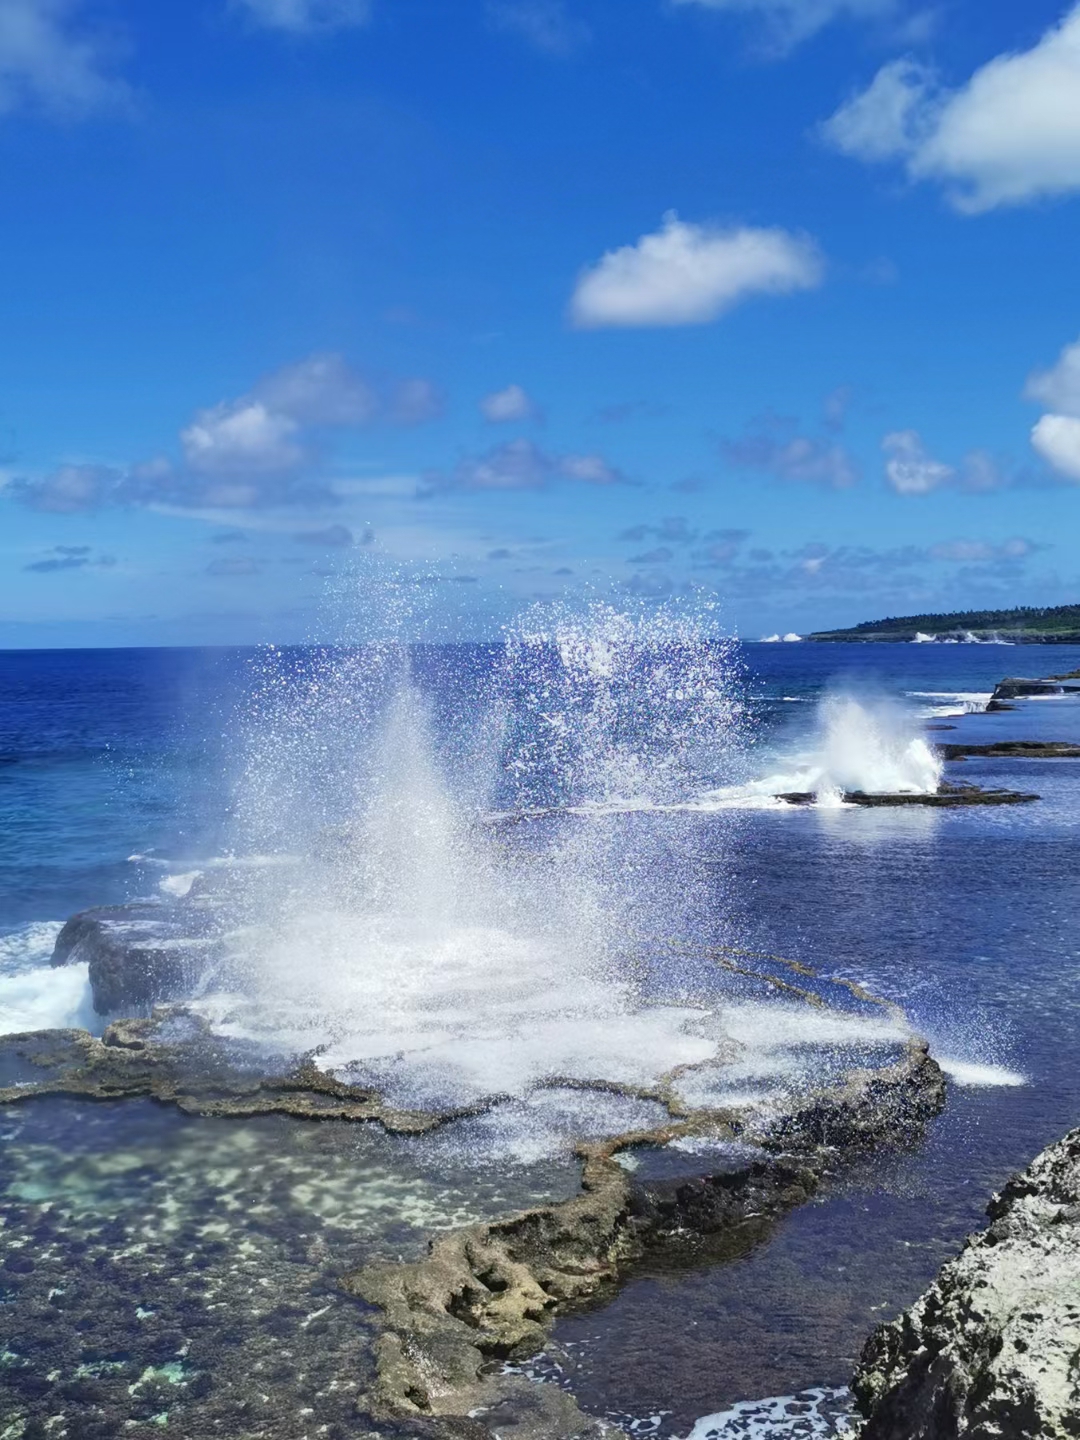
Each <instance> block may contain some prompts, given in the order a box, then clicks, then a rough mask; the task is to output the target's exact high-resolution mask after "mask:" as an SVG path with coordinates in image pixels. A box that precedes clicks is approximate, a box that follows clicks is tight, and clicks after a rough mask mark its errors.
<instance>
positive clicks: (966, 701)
mask: <svg viewBox="0 0 1080 1440" xmlns="http://www.w3.org/2000/svg"><path fill="white" fill-rule="evenodd" d="M907 693H908V695H909V696H910V697H911V698H912V699H914V700H931V701H933V702H934V703H933V704H931V705H925V706H923V707H921V709H920V710H919V716H920V718H921V719H923V720H935V719H938V720H944V719H947V718H950V717H955V716H957V715H978V714H981V713H982V712H983V711H984V710H985V709H986V707H987V705H989V703H990V701H991V699H992V698H993V692H992V691H990V690H909V691H908V692H907Z"/></svg>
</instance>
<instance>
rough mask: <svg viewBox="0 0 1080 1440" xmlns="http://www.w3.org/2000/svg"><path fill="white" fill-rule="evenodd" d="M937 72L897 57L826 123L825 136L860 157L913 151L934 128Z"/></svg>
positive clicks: (899, 155) (873, 158)
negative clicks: (933, 98)
mask: <svg viewBox="0 0 1080 1440" xmlns="http://www.w3.org/2000/svg"><path fill="white" fill-rule="evenodd" d="M935 89H936V82H935V80H934V76H933V72H932V71H930V70H928V69H927V68H926V67H925V66H924V65H920V64H919V63H918V62H917V61H915V60H893V61H891V62H890V63H889V64H888V65H883V66H882V67H881V69H880V70H879V71H878V73H877V74H876V75H875V76H874V78H873V80H872V81H871V82H870V84H869V85H868V86H867V88H866V89H865V90H864V91H862V93H861V94H859V95H856V96H855V97H854V98H853V99H851V100H849V101H848V103H847V104H846V105H842V106H841V107H840V109H839V110H838V111H837V112H836V114H835V115H833V116H832V117H831V118H830V119H829V120H826V121H825V124H824V125H823V126H822V132H823V134H824V136H825V139H826V140H828V141H829V143H830V144H831V145H834V146H835V147H836V149H837V150H842V151H843V152H844V154H845V155H853V156H854V157H855V158H856V159H858V160H869V161H877V160H896V159H901V158H904V157H906V156H910V155H912V154H913V153H914V152H915V151H916V150H917V149H918V147H919V144H920V143H921V139H922V138H923V137H924V136H925V135H926V134H927V133H928V132H929V130H930V129H931V128H932V123H933V122H932V119H931V110H930V106H931V101H930V96H931V95H932V94H933V93H934V91H935Z"/></svg>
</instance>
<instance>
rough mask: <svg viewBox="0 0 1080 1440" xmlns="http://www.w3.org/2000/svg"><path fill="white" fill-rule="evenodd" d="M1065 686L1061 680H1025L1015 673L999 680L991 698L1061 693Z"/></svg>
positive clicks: (1012, 698)
mask: <svg viewBox="0 0 1080 1440" xmlns="http://www.w3.org/2000/svg"><path fill="white" fill-rule="evenodd" d="M1061 694H1064V687H1063V685H1062V684H1061V682H1060V681H1059V680H1024V679H1021V678H1019V677H1018V676H1015V675H1010V676H1007V677H1006V678H1005V679H1004V680H999V681H998V683H997V684H996V685H995V686H994V693H993V695H992V696H991V697H990V698H991V700H1027V699H1030V698H1031V697H1032V696H1044V695H1061Z"/></svg>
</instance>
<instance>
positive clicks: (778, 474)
mask: <svg viewBox="0 0 1080 1440" xmlns="http://www.w3.org/2000/svg"><path fill="white" fill-rule="evenodd" d="M792 430H793V424H792V422H791V421H783V420H776V419H774V418H767V419H766V420H765V421H764V422H761V423H760V424H759V426H758V428H757V430H756V431H755V432H753V433H751V434H749V435H746V436H744V437H743V438H742V439H741V440H726V441H724V442H722V444H721V447H720V449H721V453H722V454H723V456H724V458H725V459H726V460H727V461H728V462H729V464H732V465H737V466H739V467H741V468H742V469H747V470H764V471H765V472H766V473H768V474H770V475H772V476H774V477H775V478H776V479H777V480H799V481H804V482H808V483H810V484H812V485H823V486H825V487H826V489H830V490H846V489H848V488H850V486H852V485H854V484H855V483H856V482H857V481H858V479H859V466H858V464H857V462H856V461H855V459H854V457H853V456H852V455H851V454H849V452H848V451H847V450H846V449H845V447H844V446H843V445H840V444H839V443H837V442H836V441H834V440H819V439H815V438H814V437H812V436H809V435H796V434H793V433H792Z"/></svg>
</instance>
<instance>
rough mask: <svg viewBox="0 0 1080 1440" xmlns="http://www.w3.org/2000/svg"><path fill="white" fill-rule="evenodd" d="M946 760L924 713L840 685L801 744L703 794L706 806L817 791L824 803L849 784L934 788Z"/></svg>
mask: <svg viewBox="0 0 1080 1440" xmlns="http://www.w3.org/2000/svg"><path fill="white" fill-rule="evenodd" d="M942 769H943V766H942V761H941V758H940V756H939V755H938V754H937V752H936V751H935V750H934V748H933V746H932V745H931V744H930V743H929V742H928V741H927V740H926V738H925V736H924V735H923V734H922V732H921V727H920V725H919V721H918V719H917V718H916V717H915V716H913V715H912V714H911V713H909V712H908V711H907V710H906V709H905V708H904V707H903V706H901V705H899V704H897V703H896V702H895V701H892V700H889V699H886V698H884V697H876V698H868V697H866V696H865V695H864V696H855V695H850V694H843V693H837V694H832V695H827V696H825V697H824V698H823V699H822V700H821V701H819V703H818V708H817V713H816V716H815V723H814V729H813V733H812V735H811V737H810V740H809V743H808V744H807V745H805V746H804V747H803V748H802V749H800V750H798V751H796V752H793V753H788V754H786V755H785V754H781V755H777V756H775V757H774V759H773V761H772V766H771V767H770V769H769V770H768V771H767V773H766V774H764V775H761V776H759V777H758V778H757V779H755V780H752V781H750V782H749V783H748V784H745V785H737V786H726V787H722V788H718V789H716V790H713V791H710V792H706V793H705V794H703V795H701V796H699V797H698V800H697V804H698V805H699V806H700V808H702V809H709V808H716V809H724V808H727V807H735V808H740V807H747V808H760V807H761V806H763V805H770V804H773V805H780V804H781V803H782V802H781V801H780V800H779V798H778V797H780V796H783V795H787V794H793V793H794V794H802V795H807V794H809V795H815V796H816V797H817V803H818V804H819V805H820V806H823V807H825V808H830V807H836V806H839V805H841V804H842V803H843V797H844V794H845V792H850V791H863V792H864V793H867V794H875V795H881V794H890V795H932V794H934V792H935V791H936V790H937V789H938V786H939V785H940V783H941V775H942Z"/></svg>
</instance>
